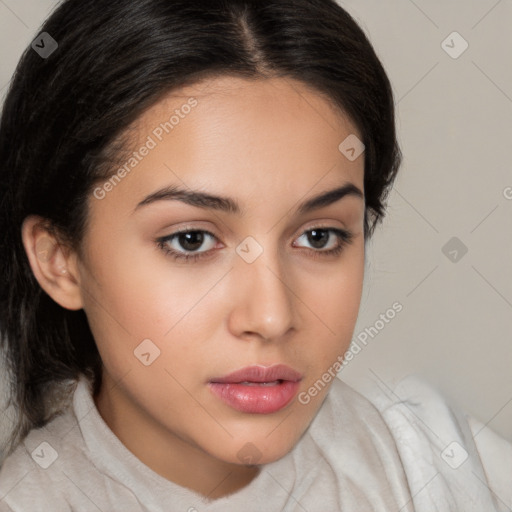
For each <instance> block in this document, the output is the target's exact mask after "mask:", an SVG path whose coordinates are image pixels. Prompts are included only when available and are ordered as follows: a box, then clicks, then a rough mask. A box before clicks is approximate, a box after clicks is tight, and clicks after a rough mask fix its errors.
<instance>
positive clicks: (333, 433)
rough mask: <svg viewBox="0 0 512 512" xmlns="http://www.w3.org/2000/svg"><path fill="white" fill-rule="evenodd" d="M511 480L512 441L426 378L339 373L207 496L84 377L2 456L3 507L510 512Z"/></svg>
mask: <svg viewBox="0 0 512 512" xmlns="http://www.w3.org/2000/svg"><path fill="white" fill-rule="evenodd" d="M390 397H391V398H390ZM372 403H373V404H374V405H372ZM473 436H475V438H473ZM511 484H512V444H511V443H509V442H508V441H506V440H504V439H502V438H501V437H499V436H498V435H497V434H495V433H494V432H492V431H491V430H490V429H488V428H486V427H484V426H483V425H482V424H481V423H480V422H478V421H477V420H475V419H473V418H471V417H468V416H466V415H464V414H462V413H461V412H460V411H458V410H456V409H455V408H454V407H452V406H450V405H448V403H447V401H446V399H445V398H444V397H442V396H441V395H440V394H439V393H438V391H437V390H436V389H434V388H433V387H432V386H430V385H429V384H428V383H427V382H426V381H424V380H423V379H422V378H420V377H418V376H415V375H412V376H409V377H407V378H406V379H403V380H402V381H400V383H399V384H398V386H397V387H396V388H395V389H394V390H393V392H390V391H389V390H383V389H379V386H377V385H375V389H374V390H373V391H372V392H371V393H370V394H369V395H368V394H367V397H365V396H363V395H362V394H360V393H359V392H357V391H356V390H354V389H353V388H351V387H350V386H348V385H347V384H345V383H344V382H342V381H341V380H340V379H338V378H335V379H333V382H332V385H331V389H330V390H329V393H328V395H327V397H326V398H325V400H324V403H323V404H322V406H321V408H320V410H319V412H318V414H317V415H316V416H315V418H314V420H313V422H312V423H311V424H310V426H309V428H308V430H307V431H306V432H305V433H304V435H303V436H302V437H301V438H300V440H299V441H298V443H297V444H296V445H295V446H294V448H293V449H292V450H291V451H290V452H289V453H288V454H287V455H285V456H284V457H282V458H281V459H279V460H277V461H275V462H272V463H269V464H265V465H262V466H261V471H260V473H259V474H258V475H257V477H256V478H255V479H254V480H253V481H252V482H251V483H250V484H249V485H247V486H246V487H244V488H243V489H241V490H239V491H237V492H235V493H233V494H231V495H229V496H225V497H223V498H219V499H217V500H212V501H206V500H205V499H204V498H203V497H202V496H201V495H199V494H197V493H195V492H193V491H191V490H190V489H187V488H185V487H181V486H179V485H176V484H175V483H173V482H171V481H169V480H167V479H165V478H163V477H162V476H160V475H158V474H157V473H155V472H154V471H153V470H152V469H150V468H149V467H148V466H146V465H145V464H143V463H142V462H141V461H140V460H139V459H138V458H137V457H135V455H133V454H132V453H131V452H130V451H129V450H128V449H127V448H126V447H125V446H124V445H123V444H122V443H121V441H120V440H119V439H118V438H117V437H116V436H115V434H114V433H113V432H112V431H111V430H110V429H109V427H108V426H107V424H106V423H105V422H104V420H103V419H102V417H101V416H100V414H99V412H98V410H97V408H96V406H95V403H94V401H93V398H92V387H91V384H90V382H89V381H88V380H87V379H86V378H85V376H82V377H81V378H80V380H79V381H78V383H77V386H76V389H75V391H74V393H73V396H72V402H71V403H70V404H69V407H68V408H67V409H66V410H65V411H64V413H63V414H61V415H59V416H58V417H56V418H54V419H53V420H52V421H51V422H50V423H48V425H46V427H43V428H41V429H38V430H32V431H31V432H30V433H29V435H28V436H27V437H26V438H25V439H24V441H23V442H22V443H20V444H19V445H18V447H17V448H16V450H15V451H14V452H13V453H12V454H11V455H10V456H9V457H7V459H6V460H5V461H4V463H3V465H2V467H1V468H0V511H1V512H7V511H9V512H11V511H14V512H39V511H40V512H48V511H52V512H66V511H71V510H73V511H75V512H88V511H95V512H97V511H104V512H107V511H108V512H112V511H122V512H136V511H151V512H157V511H158V512H160V511H161V512H164V511H165V512H173V511H181V512H213V511H218V512H220V511H222V512H226V511H228V512H229V511H244V512H252V511H254V512H256V511H257V512H261V511H262V510H265V511H270V512H272V511H284V512H292V511H297V512H299V511H300V512H320V511H322V512H334V511H341V512H362V511H364V512H369V511H379V512H384V511H386V512H387V511H392V512H398V511H400V512H412V511H417V512H435V511H439V512H451V511H454V512H455V511H460V512H462V511H463V512H493V511H499V512H505V511H507V512H509V511H510V510H511V509H512V485H511Z"/></svg>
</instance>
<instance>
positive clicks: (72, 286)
mask: <svg viewBox="0 0 512 512" xmlns="http://www.w3.org/2000/svg"><path fill="white" fill-rule="evenodd" d="M21 237H22V240H23V246H24V248H25V253H26V254H27V258H28V261H29V263H30V267H31V269H32V272H33V273H34V276H35V278H36V279H37V281H38V283H39V285H40V286H41V288H42V289H43V290H44V291H45V292H46V293H47V294H48V295H49V296H50V297H51V298H52V299H53V300H54V301H55V302H57V304H59V305H61V306H62V307H63V308H66V309H71V310H78V309H82V307H83V304H82V296H81V293H80V284H79V282H80V281H79V274H78V268H77V266H76V258H74V256H73V253H72V252H71V251H70V250H69V249H68V248H66V247H65V246H64V245H62V243H59V241H58V240H57V238H56V236H55V235H54V234H53V233H52V232H51V230H49V229H48V222H47V221H46V220H45V219H43V218H42V217H39V216H35V215H30V216H28V217H27V218H26V219H25V220H24V221H23V224H22V227H21Z"/></svg>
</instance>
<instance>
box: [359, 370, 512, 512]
mask: <svg viewBox="0 0 512 512" xmlns="http://www.w3.org/2000/svg"><path fill="white" fill-rule="evenodd" d="M361 392H362V393H364V395H365V396H366V397H367V398H368V400H370V401H371V402H372V403H373V404H374V405H375V407H376V408H377V409H378V410H379V412H380V414H381V415H382V417H383V419H384V421H385V422H386V423H387V425H388V426H389V428H390V430H391V432H392V434H393V436H394V438H395V440H396V444H397V449H398V450H399V453H400V456H401V458H402V461H403V463H404V467H406V468H407V471H408V473H409V474H410V475H411V476H412V475H414V477H415V478H417V479H418V480H425V479H427V478H428V477H429V475H430V477H431V478H435V479H436V482H437V483H435V485H436V486H438V487H439V488H441V487H444V488H445V492H446V493H450V494H451V495H452V497H453V499H455V493H456V490H455V489H459V490H460V491H462V492H463V493H464V494H465V496H467V498H466V499H467V501H468V503H469V502H470V500H472V502H474V503H480V504H481V506H486V507H488V508H487V510H500V511H501V510H507V511H508V510H510V507H512V490H511V487H510V482H511V481H512V444H511V443H510V442H509V441H507V440H505V439H503V438H501V437H500V436H498V435H497V434H496V433H495V432H493V431H492V430H490V429H488V428H487V427H485V426H484V425H483V424H482V423H481V422H480V421H478V420H477V419H476V418H473V417H472V416H470V415H469V414H467V413H465V412H464V411H462V410H461V409H460V408H459V407H458V406H457V405H456V404H455V403H453V402H452V401H450V400H449V399H448V398H447V397H446V396H445V395H444V394H443V393H442V392H441V391H440V390H439V388H437V387H436V386H435V385H434V384H432V383H431V382H429V381H428V380H426V379H425V378H424V377H422V376H421V375H418V374H411V375H408V376H406V377H405V378H403V379H401V380H400V381H398V383H397V384H396V385H394V386H388V385H386V384H384V383H383V382H382V381H380V382H377V381H376V380H374V381H373V383H372V384H367V385H366V386H365V387H364V390H363V389H362V390H361ZM411 480H412V479H411ZM431 487H432V485H431ZM462 492H461V494H462ZM460 499H462V498H460ZM472 506H474V505H472ZM467 510H473V508H470V506H469V505H468V508H467Z"/></svg>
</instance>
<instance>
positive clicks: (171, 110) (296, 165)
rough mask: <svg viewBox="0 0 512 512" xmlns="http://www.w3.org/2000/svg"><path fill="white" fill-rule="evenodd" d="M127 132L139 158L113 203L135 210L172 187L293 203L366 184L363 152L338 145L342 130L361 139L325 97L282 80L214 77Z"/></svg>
mask: <svg viewBox="0 0 512 512" xmlns="http://www.w3.org/2000/svg"><path fill="white" fill-rule="evenodd" d="M130 135H131V136H132V140H131V148H132V149H133V151H134V152H135V153H137V156H133V155H132V157H131V158H130V157H129V156H128V158H127V161H126V162H125V164H128V165H125V169H127V172H124V173H123V175H124V176H125V177H123V180H122V182H119V183H118V184H116V185H115V187H113V188H114V190H112V191H111V192H109V194H108V198H109V202H115V201H116V200H120V199H122V200H125V201H128V202H129V203H131V205H132V207H134V206H135V205H136V204H137V203H138V202H139V201H140V200H141V198H142V196H143V195H147V194H150V193H152V192H154V191H155V190H157V189H158V188H161V187H163V186H167V185H170V184H177V185H180V186H181V187H190V188H194V189H201V188H203V189H205V190H208V191H209V192H212V193H218V194H219V195H226V191H227V190H228V191H229V195H230V196H238V197H240V198H242V199H241V201H240V202H241V203H243V202H244V201H243V198H246V199H248V198H251V197H259V198H262V197H265V198H267V199H268V200H270V201H273V200H279V198H281V199H283V200H284V199H285V197H284V196H294V197H295V199H296V200H297V199H298V198H300V197H303V196H304V195H305V194H307V193H308V191H313V189H314V188H315V187H317V189H316V191H318V189H326V188H329V187H334V186H339V185H340V183H342V182H352V183H354V184H355V185H356V186H358V187H359V188H361V190H362V189H363V178H364V176H363V169H364V155H362V156H361V157H360V158H358V159H356V160H354V161H350V160H349V159H347V158H346V157H345V156H344V155H343V154H342V152H341V151H340V149H339V146H340V144H341V143H342V142H343V141H344V140H345V139H346V138H347V137H350V136H352V137H353V136H354V135H355V136H357V137H358V138H361V135H360V133H359V131H358V130H357V129H356V127H355V125H354V124H353V123H352V122H351V120H350V119H349V118H348V117H347V116H345V115H343V113H342V112H341V111H340V110H339V109H337V108H336V107H334V106H333V105H332V103H331V102H330V101H328V100H327V99H326V98H325V97H324V96H323V95H321V94H320V93H317V92H316V91H315V90H312V89H310V88H309V87H307V86H305V85H303V84H302V83H299V82H297V81H294V80H291V79H288V78H286V79H283V78H279V79H266V80H252V81H249V80H245V79H242V78H237V77H219V78H215V79H208V80H204V81H202V82H199V83H196V84H194V85H191V86H188V87H184V88H182V89H180V90H176V91H172V92H171V93H169V94H168V95H166V96H165V97H163V98H162V99H161V100H160V101H159V102H158V103H156V104H155V105H154V106H152V107H151V108H150V109H148V110H147V111H146V112H145V113H144V114H143V115H142V116H141V117H140V118H139V119H138V120H137V122H136V123H134V125H133V126H132V127H131V129H130ZM144 148H146V149H144ZM148 148H149V149H148ZM142 149H144V151H142ZM142 153H144V154H143V155H142V156H141V154H142ZM313 192H314V191H313ZM116 198H117V199H116Z"/></svg>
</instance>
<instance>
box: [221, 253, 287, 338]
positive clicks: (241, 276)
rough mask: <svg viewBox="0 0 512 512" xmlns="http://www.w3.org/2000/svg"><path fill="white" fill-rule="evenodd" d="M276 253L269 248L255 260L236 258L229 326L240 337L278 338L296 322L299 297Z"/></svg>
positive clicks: (232, 276)
mask: <svg viewBox="0 0 512 512" xmlns="http://www.w3.org/2000/svg"><path fill="white" fill-rule="evenodd" d="M276 253H277V251H271V250H270V249H267V250H265V251H264V252H263V253H262V254H261V255H260V256H259V257H258V258H257V259H256V260H255V261H253V262H252V263H247V262H246V261H244V260H243V259H242V258H238V257H237V258H236V262H235V268H234V269H233V271H232V272H231V274H232V275H231V278H232V279H233V283H234V284H233V286H234V288H235V290H234V292H233V294H232V299H233V303H232V304H233V306H232V309H231V311H230V314H229V318H228V328H229V329H230V331H231V332H232V333H233V335H235V336H237V337H242V338H243V337H250V336H253V337H254V336H259V337H261V338H264V339H266V340H278V339H280V338H283V337H284V336H285V335H286V334H287V333H288V331H289V330H290V329H291V328H292V327H293V326H294V315H295V310H294V308H295V303H296V299H295V295H294V293H293V291H292V286H291V283H290V282H289V277H287V275H286V274H289V272H288V273H286V272H285V271H284V267H283V262H280V261H279V257H278V256H277V255H276Z"/></svg>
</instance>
